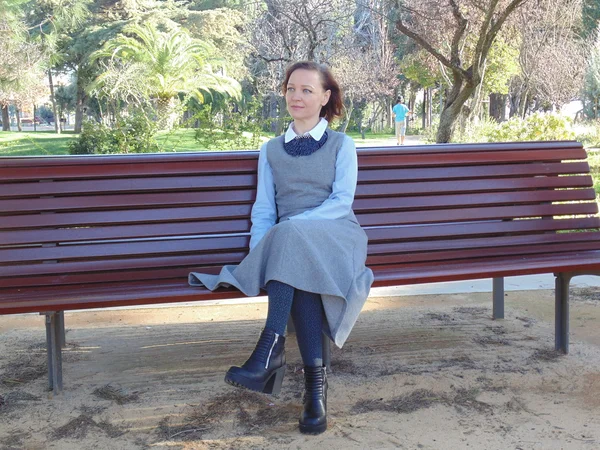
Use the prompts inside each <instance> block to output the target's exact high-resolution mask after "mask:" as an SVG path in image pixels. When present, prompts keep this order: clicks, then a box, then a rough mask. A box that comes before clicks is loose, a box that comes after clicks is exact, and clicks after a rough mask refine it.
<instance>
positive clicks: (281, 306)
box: [265, 280, 324, 366]
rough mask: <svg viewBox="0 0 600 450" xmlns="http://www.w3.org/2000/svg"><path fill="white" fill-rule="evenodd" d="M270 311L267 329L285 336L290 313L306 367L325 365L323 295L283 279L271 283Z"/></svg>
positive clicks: (268, 284) (268, 288)
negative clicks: (297, 287) (300, 287)
mask: <svg viewBox="0 0 600 450" xmlns="http://www.w3.org/2000/svg"><path fill="white" fill-rule="evenodd" d="M267 293H268V294H269V312H268V314H267V323H266V325H265V327H266V328H270V329H271V330H273V331H275V333H277V334H280V335H284V334H285V327H286V325H287V322H288V317H289V316H290V313H291V315H292V320H293V321H294V327H295V328H296V339H297V340H298V347H299V349H300V355H301V356H302V361H303V362H304V365H305V366H322V365H323V332H322V330H323V318H324V311H323V303H322V302H321V296H320V295H319V294H314V293H312V292H306V291H301V290H299V289H295V288H293V287H292V286H290V285H288V284H285V283H281V282H280V281H275V280H272V281H269V282H268V283H267Z"/></svg>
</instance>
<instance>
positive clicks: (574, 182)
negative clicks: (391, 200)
mask: <svg viewBox="0 0 600 450" xmlns="http://www.w3.org/2000/svg"><path fill="white" fill-rule="evenodd" d="M593 185H594V182H593V180H592V177H591V176H590V175H573V176H568V177H558V176H547V177H546V176H544V177H540V176H538V177H527V178H511V179H506V178H499V179H493V178H488V179H478V180H470V181H469V182H468V183H465V182H464V181H463V180H453V181H427V182H406V183H396V182H389V183H381V184H359V185H358V186H357V188H356V196H355V197H356V198H357V199H360V198H369V197H388V196H394V195H407V196H410V195H415V194H416V195H425V194H450V193H456V194H459V193H466V192H495V191H522V190H529V189H557V188H563V189H564V188H586V187H592V186H593Z"/></svg>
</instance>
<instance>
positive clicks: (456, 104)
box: [436, 77, 477, 144]
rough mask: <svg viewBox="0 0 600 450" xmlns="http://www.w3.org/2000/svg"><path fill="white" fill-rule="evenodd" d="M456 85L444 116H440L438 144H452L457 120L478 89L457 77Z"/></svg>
mask: <svg viewBox="0 0 600 450" xmlns="http://www.w3.org/2000/svg"><path fill="white" fill-rule="evenodd" d="M454 83H455V84H454V86H453V87H452V90H451V91H450V93H449V94H448V96H447V97H446V103H445V105H444V109H443V111H442V114H441V115H440V126H439V128H438V131H437V136H436V142H437V143H438V144H444V143H448V142H450V140H451V139H452V133H454V127H455V125H456V119H458V117H459V115H460V113H461V110H462V107H463V105H464V104H465V102H466V101H467V100H468V99H469V97H470V96H471V95H472V94H473V92H475V89H476V88H477V85H475V84H471V83H469V84H464V83H463V81H462V80H458V79H457V77H455V80H454Z"/></svg>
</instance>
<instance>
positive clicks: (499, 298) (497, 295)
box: [493, 277, 504, 319]
mask: <svg viewBox="0 0 600 450" xmlns="http://www.w3.org/2000/svg"><path fill="white" fill-rule="evenodd" d="M493 291H494V293H493V303H494V307H493V318H494V319H504V278H503V277H500V278H494V280H493Z"/></svg>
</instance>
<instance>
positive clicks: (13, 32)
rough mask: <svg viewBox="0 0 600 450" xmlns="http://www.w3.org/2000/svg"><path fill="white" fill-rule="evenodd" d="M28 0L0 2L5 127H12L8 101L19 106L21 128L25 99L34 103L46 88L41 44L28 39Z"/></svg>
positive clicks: (0, 95) (0, 72)
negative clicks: (25, 11) (42, 79)
mask: <svg viewBox="0 0 600 450" xmlns="http://www.w3.org/2000/svg"><path fill="white" fill-rule="evenodd" d="M25 3H26V2H25V1H22V0H21V1H20V0H12V1H8V2H3V3H2V4H1V5H0V29H1V30H2V34H3V38H4V42H3V45H2V46H0V61H2V64H1V65H0V105H1V107H2V129H3V131H10V117H9V113H8V106H9V104H11V103H12V104H14V105H15V108H16V110H17V125H18V126H19V130H20V122H19V109H20V108H21V107H22V105H23V104H24V103H33V101H34V99H35V97H36V96H38V95H39V94H40V91H41V90H42V89H43V85H42V84H41V82H40V81H41V79H40V73H41V64H40V63H41V60H42V55H41V52H40V49H39V46H38V45H36V44H34V43H30V42H27V30H26V26H25V22H24V16H25V15H24V12H23V9H22V8H23V6H24V4H25Z"/></svg>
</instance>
